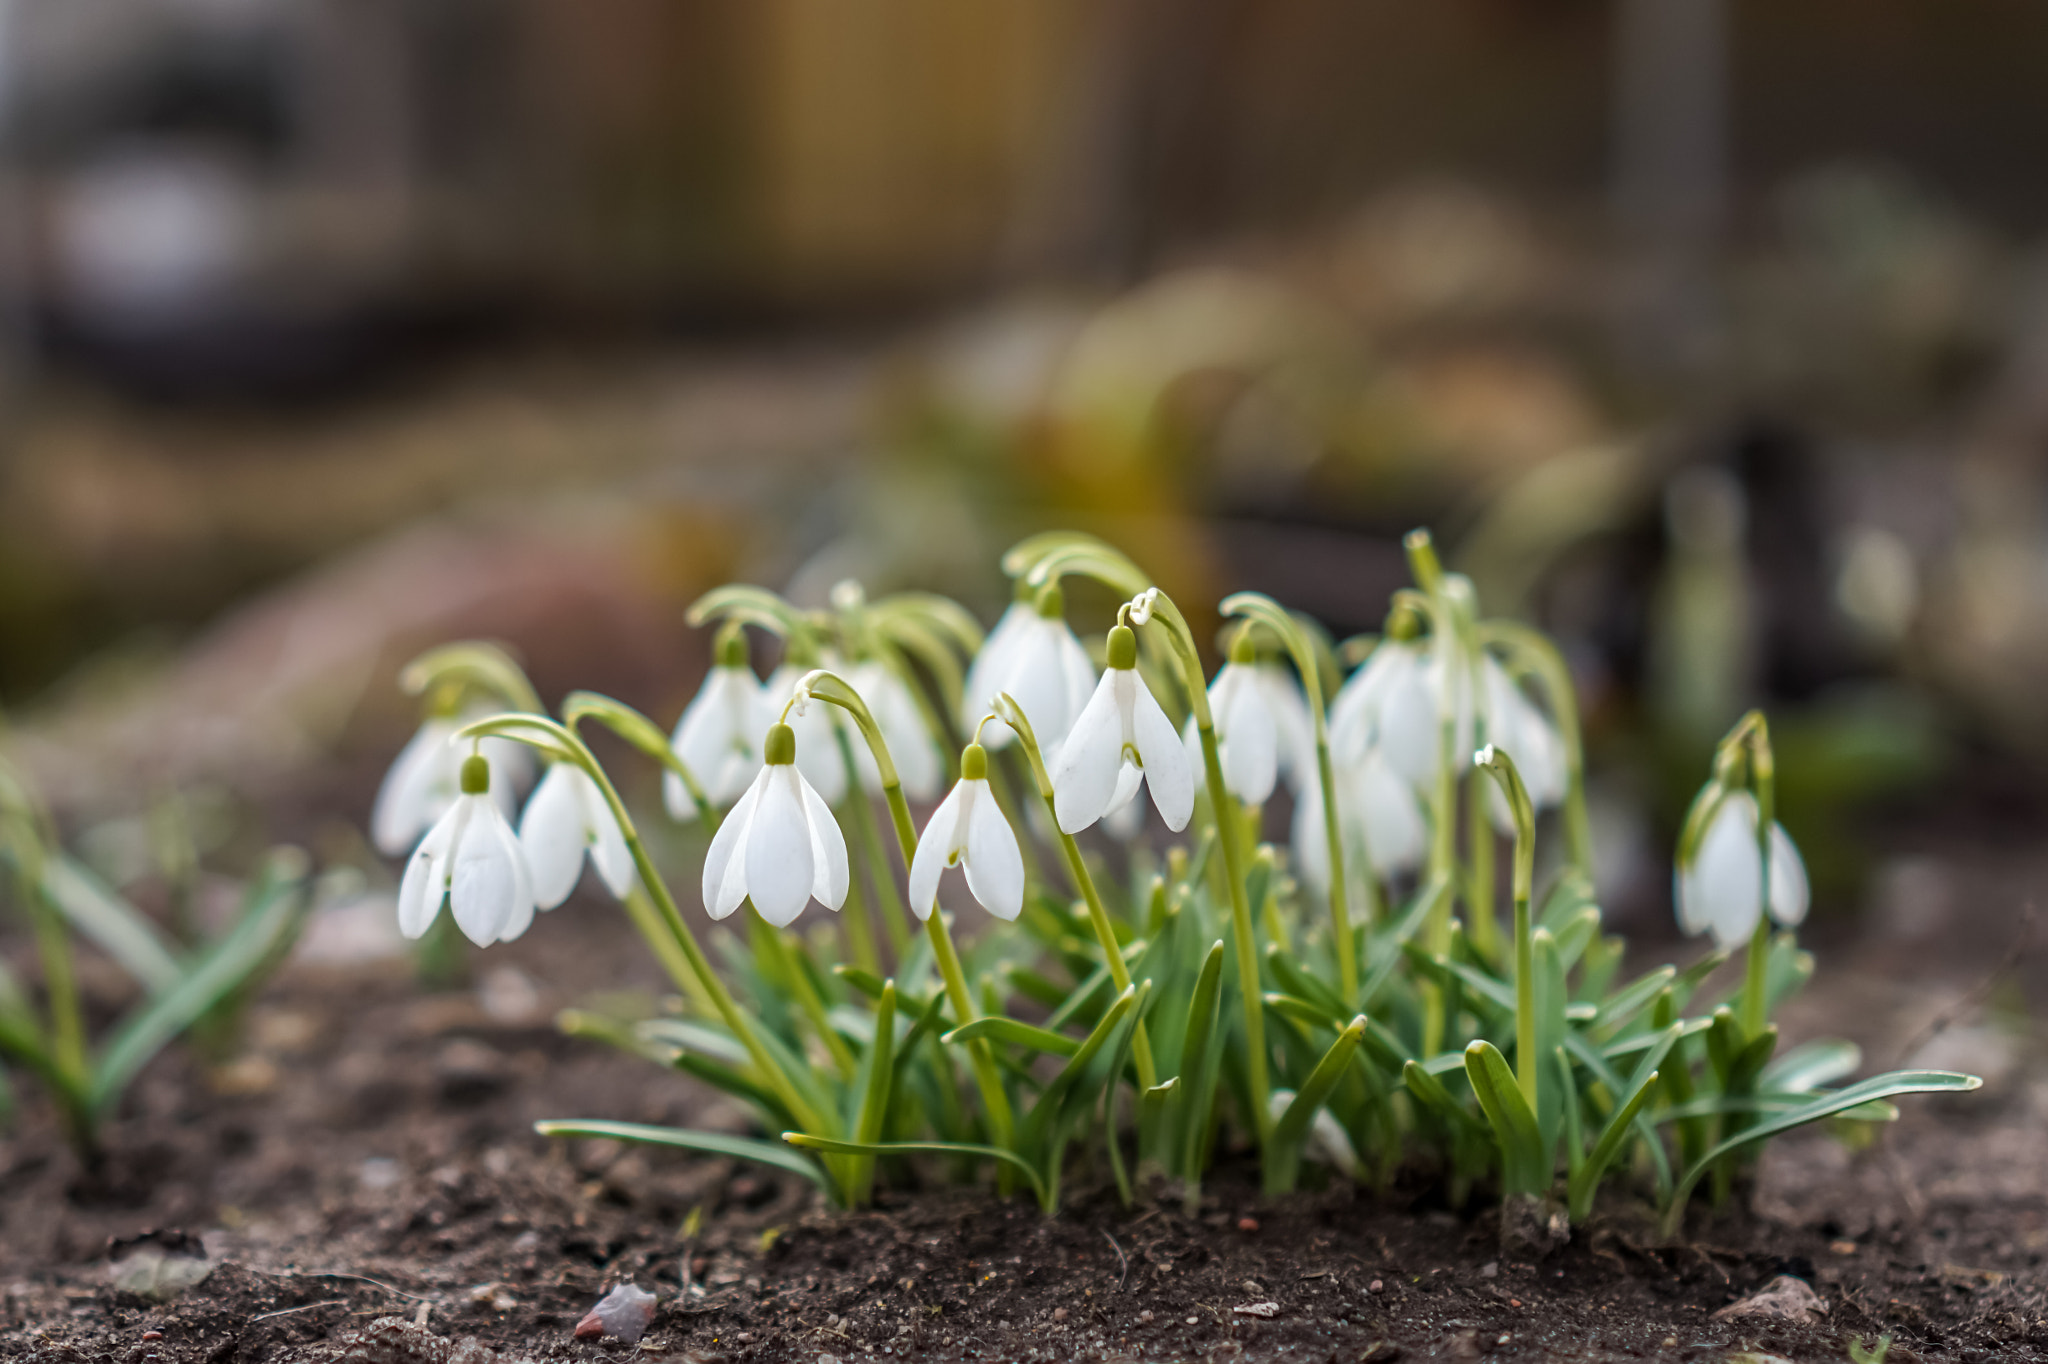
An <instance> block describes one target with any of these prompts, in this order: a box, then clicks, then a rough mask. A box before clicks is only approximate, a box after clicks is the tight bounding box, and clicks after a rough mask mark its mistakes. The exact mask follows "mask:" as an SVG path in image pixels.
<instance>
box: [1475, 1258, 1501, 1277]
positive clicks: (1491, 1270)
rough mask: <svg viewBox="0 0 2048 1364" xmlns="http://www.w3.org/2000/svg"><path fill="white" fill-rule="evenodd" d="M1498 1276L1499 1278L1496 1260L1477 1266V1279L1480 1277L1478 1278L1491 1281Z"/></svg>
mask: <svg viewBox="0 0 2048 1364" xmlns="http://www.w3.org/2000/svg"><path fill="white" fill-rule="evenodd" d="M1499 1276H1500V1261H1498V1260H1488V1261H1487V1262H1486V1263H1485V1264H1483V1265H1481V1266H1479V1277H1480V1278H1482V1279H1493V1278H1498V1277H1499Z"/></svg>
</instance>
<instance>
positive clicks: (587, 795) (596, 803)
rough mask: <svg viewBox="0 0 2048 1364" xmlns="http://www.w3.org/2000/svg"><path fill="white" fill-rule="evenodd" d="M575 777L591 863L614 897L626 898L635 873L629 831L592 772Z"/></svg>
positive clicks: (631, 886) (581, 772) (579, 773)
mask: <svg viewBox="0 0 2048 1364" xmlns="http://www.w3.org/2000/svg"><path fill="white" fill-rule="evenodd" d="M576 776H577V778H578V780H577V783H576V786H577V789H578V791H579V792H580V793H581V796H582V803H583V811H584V813H583V827H584V830H585V833H586V836H587V837H588V838H589V841H590V864H591V865H592V866H593V867H596V868H597V874H598V877H599V879H601V880H602V881H603V882H604V884H605V889H606V890H609V891H610V892H611V893H612V897H613V898H614V899H618V900H623V899H625V898H626V892H627V891H629V890H631V889H632V888H633V876H634V868H633V850H632V849H631V848H629V847H627V846H626V831H625V830H624V829H621V828H620V827H619V821H618V819H617V817H616V816H614V815H613V814H612V807H611V806H610V805H609V804H607V803H606V801H605V798H604V792H602V791H600V790H598V789H597V783H596V782H594V781H592V780H591V778H590V774H589V773H588V772H584V771H582V770H581V769H579V770H578V771H577V773H576ZM535 898H536V899H538V898H539V897H538V896H536V897H535Z"/></svg>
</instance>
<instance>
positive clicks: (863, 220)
mask: <svg viewBox="0 0 2048 1364" xmlns="http://www.w3.org/2000/svg"><path fill="white" fill-rule="evenodd" d="M2044 77H2048V9H2044V8H2042V7H2041V6H2039V5H2038V4H2032V3H2026V2H2025V0H1946V2H1945V3H1942V4H1913V3H1904V2H1903V0H1902V2H1901V3H1886V4H1878V5H1872V4H1870V3H1868V2H1867V0H1865V2H1864V3H1850V0H1770V3H1761V2H1760V0H1437V2H1436V3H1432V4H1428V5H1415V4H1408V3H1400V2H1399V0H1346V2H1344V3H1335V2H1332V3H1316V2H1312V0H1181V3H1175V4H1166V3H1160V2H1159V0H1114V2H1112V3H1104V2H1103V0H1096V2H1095V3H1080V2H1079V0H1033V2H1032V3H1029V4H1026V3H1003V4H982V5H959V4H956V3H950V2H949V0H872V2H871V3H865V4H859V5H847V4H843V3H832V2H831V0H704V3H698V4H691V5H674V4H668V3H662V2H661V0H611V3H607V4H605V5H601V6H592V5H588V4H578V3H574V0H518V2H517V3H502V2H500V3H485V2H484V0H434V3H429V4H419V3H400V0H296V2H294V3H285V2H284V0H65V3H63V4H53V3H40V4H37V3H28V2H27V0H0V712H4V713H5V715H6V716H7V717H8V722H9V726H10V729H9V732H8V734H7V735H6V743H7V744H8V746H9V749H10V751H11V752H12V753H14V755H15V756H16V757H17V758H18V759H19V760H20V761H22V762H23V763H25V764H26V765H28V766H29V767H30V768H31V769H32V770H33V771H34V773H35V775H36V777H37V779H38V780H39V781H40V782H41V784H42V785H43V787H44V789H45V790H46V792H47V793H48V795H49V796H50V798H51V800H52V801H53V803H54V804H55V805H56V807H57V808H58V810H59V812H60V814H61V815H62V816H63V818H64V819H65V820H66V822H67V823H68V824H71V825H73V826H75V827H87V828H93V829H97V830H100V831H101V832H102V834H103V835H104V836H103V837H101V838H100V839H99V841H98V843H97V844H96V845H95V846H98V847H99V848H101V850H102V862H103V866H104V867H105V868H108V869H109V874H110V875H117V876H118V874H119V866H120V864H121V860H122V857H123V856H124V855H125V854H123V853H122V851H121V850H122V848H123V847H128V846H130V845H132V844H133V842H134V840H135V839H136V838H144V837H145V836H146V830H147V824H148V821H147V819H145V818H143V816H144V815H146V813H147V812H148V810H149V809H150V808H152V805H153V803H155V802H160V801H162V800H164V799H166V798H167V793H170V792H178V793H180V795H179V799H180V800H181V801H183V802H184V803H185V805H186V806H188V807H189V812H190V813H191V823H192V824H193V827H195V828H201V829H204V830H206V831H209V832H207V833H206V835H205V836H206V838H208V839H210V840H211V842H212V844H215V845H218V846H220V847H221V848H224V849H227V850H228V851H229V855H230V857H232V850H233V848H235V847H237V846H240V847H246V848H250V849H253V848H255V847H258V846H260V845H261V844H262V843H263V842H265V841H267V840H270V839H275V838H292V839H296V840H300V841H304V842H308V843H310V844H311V845H312V846H314V847H315V849H316V850H317V851H318V853H319V855H320V856H321V857H322V859H323V860H324V861H326V862H327V863H329V864H330V865H332V864H343V865H348V864H355V865H360V866H361V867H362V869H363V870H364V873H365V875H366V876H367V877H368V878H370V884H372V885H375V884H387V885H388V883H389V879H390V871H389V869H388V868H387V867H384V866H382V865H381V864H379V863H377V861H376V859H375V858H374V857H373V856H372V855H371V854H370V853H369V852H368V850H367V848H366V847H365V846H364V844H363V840H362V838H361V835H360V834H359V833H358V832H357V831H358V830H359V829H360V828H361V826H362V823H363V820H364V818H365V816H366V813H367V809H368V804H369V799H370V795H371V793H372V791H373V790H374V788H375V783H376V781H377V779H378V777H379V775H380V774H381V772H382V770H383V768H384V766H385V765H386V763H387V762H388V761H389V759H390V757H391V755H392V754H393V753H394V752H395V751H396V749H397V747H398V745H399V744H400V743H402V742H403V739H404V736H405V735H406V734H407V733H408V732H409V731H410V728H411V725H412V723H413V719H414V716H413V711H412V703H411V702H410V701H409V700H407V699H406V698H403V697H401V696H400V695H399V694H398V692H397V689H396V686H395V681H394V679H395V673H396V671H397V669H398V667H399V666H400V665H401V664H402V663H403V662H404V661H405V660H406V659H407V658H408V657H410V656H411V655H412V654H413V653H414V652H416V651H417V650H418V649H420V648H423V647H425V646H427V645H430V644H433V643H438V642H441V641H443V640H446V639H451V638H457V637H464V636H486V637H491V638H496V639H500V640H503V641H506V642H507V643H509V644H510V645H511V646H512V647H513V648H514V649H515V650H517V651H518V652H519V653H520V654H521V656H522V657H524V658H525V659H526V660H527V662H528V663H529V665H530V668H531V671H532V673H533V675H534V677H535V679H536V681H537V683H538V684H539V685H540V687H541V690H542V692H543V695H544V696H546V697H548V698H549V699H550V700H552V699H554V698H557V697H559V695H560V694H561V693H562V692H564V691H566V690H567V689H569V688H571V687H574V686H589V687H594V688H597V689H599V690H605V691H609V692H612V693H613V694H616V695H618V696H619V697H621V698H622V699H624V700H627V701H629V702H631V703H633V704H635V705H637V706H640V707H642V708H643V709H645V710H647V711H648V712H649V713H650V714H652V715H653V716H654V717H655V718H656V719H657V720H659V721H661V722H662V723H664V724H667V723H671V722H672V721H673V720H674V718H675V716H676V714H677V713H678V711H679V710H680V708H681V706H682V704H683V702H684V700H685V699H687V697H688V696H689V695H690V694H691V692H692V690H693V689H694V686H695V682H696V679H697V677H698V675H699V673H700V672H701V669H702V667H703V664H704V661H705V658H704V656H705V652H706V641H705V640H704V639H702V638H697V637H693V635H692V632H689V631H687V630H686V629H685V628H684V627H683V624H682V620H681V611H682V608H683V606H684V605H686V604H687V603H688V602H689V601H690V600H691V599H693V598H694V597H695V596H696V595H697V594H698V593H699V592H701V591H703V590H704V589H706V588H708V587H710V586H713V585H715V584H717V583H719V582H722V581H726V580H728V579H739V580H746V581H755V582H760V583H764V584H768V585H772V586H776V587H779V588H784V589H786V590H787V591H788V592H789V594H790V595H791V596H792V597H794V598H796V599H798V600H799V601H804V602H811V603H820V604H821V603H822V602H823V600H824V597H825V594H826V593H827V591H828V590H829V588H830V586H831V584H832V583H834V582H835V581H837V580H839V579H841V578H843V577H847V576H856V577H859V578H861V579H862V580H864V581H865V582H866V583H867V584H868V586H869V588H870V590H872V591H877V592H879V591H885V590H890V589H894V588H898V587H911V586H918V587H934V588H938V589H941V590H945V591H948V592H950V593H952V594H953V595H956V596H958V597H960V598H962V599H963V600H965V601H967V602H968V603H969V604H970V605H972V606H974V607H975V608H976V609H977V610H978V611H980V612H981V613H982V615H983V617H984V619H992V618H993V616H994V614H995V612H996V611H997V610H998V609H999V608H1000V606H1001V605H1002V603H1003V602H1004V601H1005V600H1006V598H1007V587H1006V585H1005V584H1004V582H1003V580H1002V579H1001V577H1000V574H999V573H998V571H997V568H996V556H997V555H998V553H999V552H1000V551H1001V550H1002V549H1003V548H1004V547H1005V546H1007V545H1008V544H1009V543H1011V541H1012V540H1014V539H1015V538H1017V537H1019V536H1021V535H1023V534H1025V533H1028V532H1031V531H1034V530H1039V529H1043V528H1047V527H1051V526H1075V527H1079V528H1084V529H1088V530H1092V531H1096V532H1099V533H1102V534H1104V535H1107V536H1109V537H1111V538H1113V539H1115V540H1116V541H1118V542H1119V543H1120V544H1122V545H1123V546H1124V547H1125V548H1127V549H1128V550H1129V551H1130V552H1131V553H1132V554H1133V555H1134V556H1136V557H1137V558H1138V559H1139V560H1140V561H1141V562H1142V563H1144V564H1146V565H1147V566H1148V567H1149V568H1150V569H1151V570H1152V571H1153V572H1154V573H1155V574H1156V575H1157V576H1158V577H1159V579H1160V580H1161V581H1162V582H1163V583H1165V584H1166V585H1167V586H1168V587H1169V588H1170V589H1171V590H1173V591H1174V592H1175V593H1176V595H1178V596H1180V597H1181V598H1182V599H1183V600H1190V601H1195V602H1213V601H1215V600H1216V599H1217V598H1218V597H1220V596H1221V595H1222V594H1223V593H1224V592H1226V591H1229V590H1232V589H1235V588H1239V587H1254V588H1260V589H1263V590H1266V591H1268V592H1271V593H1273V594H1275V595H1277V596H1279V597H1281V598H1282V599H1283V600H1285V601H1287V602H1288V603H1290V604H1292V605H1295V606H1298V607H1300V608H1303V609H1305V610H1307V611H1310V612H1312V613H1314V614H1315V615H1317V616H1318V617H1319V618H1321V619H1322V620H1323V621H1324V622H1325V623H1326V624H1327V625H1328V626H1329V627H1330V629H1331V631H1332V632H1333V633H1334V634H1335V635H1337V636H1339V637H1342V636H1344V635H1348V634H1350V633H1353V632H1357V631H1364V630H1374V629H1377V628H1378V626H1379V623H1380V619H1381V616H1382V613H1383V612H1384V610H1385V605H1386V599H1387V593H1388V592H1389V591H1390V590H1391V589H1393V588H1394V587H1396V586H1399V585H1400V584H1401V583H1402V582H1403V580H1404V577H1405V575H1404V570H1403V567H1402V562H1401V555H1400V550H1399V536H1400V535H1401V533H1402V532H1404V531H1406V530H1407V529H1409V528H1411V527H1413V526H1417V525H1429V526H1432V527H1433V528H1435V530H1436V531H1437V533H1438V537H1439V540H1440V542H1441V543H1442V544H1443V545H1444V546H1445V547H1446V550H1447V553H1448V555H1449V557H1450V558H1451V560H1452V561H1453V563H1454V564H1455V565H1456V566H1458V567H1461V568H1463V569H1464V570H1466V571H1467V572H1469V573H1471V574H1472V575H1473V576H1474V578H1475V579H1476V580H1477V583H1478V586H1479V590H1480V594H1481V600H1482V603H1483V604H1484V606H1485V608H1486V609H1487V612H1488V613H1489V614H1503V615H1521V616H1526V617H1528V618H1531V619H1534V620H1537V621H1539V622H1541V623H1542V624H1544V625H1545V626H1547V627H1548V628H1550V629H1551V630H1553V631H1554V632H1556V633H1557V635H1558V636H1559V638H1560V639H1561V640H1562V641H1563V643H1564V644H1565V646H1566V648H1567V650H1568V652H1569V655H1570V658H1571V661H1572V663H1573V666H1574V668H1575V670H1576V672H1577V675H1578V680H1579V683H1580V687H1581V692H1582V696H1583V700H1584V704H1585V707H1586V710H1587V712H1588V724H1589V736H1590V737H1589V742H1590V744H1591V746H1592V750H1593V757H1592V762H1593V766H1594V769H1595V770H1596V772H1597V773H1598V774H1599V781H1600V784H1599V788H1598V790H1597V792H1596V796H1597V800H1596V816H1597V818H1598V821H1599V829H1598V834H1599V837H1600V842H1601V850H1602V857H1603V867H1602V879H1603V883H1604V885H1603V890H1604V893H1605V896H1606V899H1607V901H1608V904H1609V906H1610V909H1611V910H1612V911H1613V913H1614V914H1615V915H1616V917H1617V918H1618V919H1619V920H1620V921H1621V922H1622V923H1623V924H1624V925H1626V926H1629V927H1632V928H1634V927H1640V928H1643V929H1645V930H1647V931H1652V932H1655V931H1658V928H1659V926H1663V925H1666V924H1667V922H1668V912H1669V911H1668V900H1667V886H1668V881H1667V877H1668V849H1669V846H1670V839H1671V836H1672V833H1673V830H1674V829H1675V826H1676V822H1677V818H1678V816H1679V815H1680V813H1681V812H1682V810H1683V807H1684V802H1685V801H1686V799H1687V798H1688V797H1689V795H1690V793H1691V791H1692V790H1693V789H1694V788H1695V787H1696V786H1697V784H1698V783H1699V781H1700V780H1701V779H1702V778H1703V776H1704V774H1705V770H1706V755H1707V753H1708V751H1709V748H1710V745H1711V743H1712V741H1713V740H1714V738H1715V737H1717V736H1718V735H1719V734H1720V733H1721V732H1722V731H1723V730H1725V729H1726V728H1727V727H1728V726H1729V724H1730V723H1732V722H1733V720H1734V719H1735V718H1736V716H1737V715H1738V714H1739V713H1740V712H1741V711H1742V709H1743V708H1745V707H1746V706H1748V705H1751V704H1764V705H1767V706H1768V707H1769V708H1770V710H1771V714H1772V717H1773V720H1774V723H1775V725H1776V732H1777V734H1778V743H1779V753H1780V770H1781V772H1782V773H1783V777H1782V786H1781V792H1782V795H1781V802H1782V809H1783V811H1784V817H1785V819H1786V822H1787V823H1788V825H1790V826H1791V828H1792V831H1793V833H1794V834H1795V836H1796V837H1798V838H1799V839H1800V841H1801V843H1802V845H1803V846H1804V847H1805V849H1806V851H1807V855H1808V858H1809V862H1810V864H1811V865H1812V869H1813V873H1814V878H1815V881H1816V887H1817V900H1818V908H1817V928H1816V931H1817V932H1819V933H1821V934H1823V935H1826V934H1828V933H1831V932H1840V933H1847V932H1849V931H1850V930H1851V927H1852V926H1855V925H1860V926H1861V928H1862V930H1863V933H1864V937H1865V940H1866V941H1868V942H1870V943H1873V944H1876V945H1877V946H1876V947H1874V948H1873V950H1878V951H1882V952H1888V953H1891V954H1893V955H1894V956H1895V957H1896V959H1897V960H1898V961H1900V962H1902V963H1905V962H1912V961H1914V960H1915V959H1916V958H1917V957H1918V956H1920V955H1921V954H1924V953H1926V952H1927V951H1928V950H1929V949H1930V945H1931V944H1934V945H1938V944H1940V943H1942V942H1945V941H1949V940H1952V939H1953V938H1955V937H1956V936H1957V935H1958V934H1959V933H1960V934H1966V935H1967V936H1969V938H1970V939H1971V941H1972V943H1974V944H1975V945H1976V946H1978V947H1980V948H1985V949H1987V950H1990V951H1993V952H1995V951H1996V950H1997V949H1999V948H2000V947H2002V946H2003V944H2004V943H2005V942H2006V941H2007V940H2008V939H2009V938H2010V936H2011V925H2012V924H2013V923H2015V922H2016V921H2017V917H2018V907H2019V904H2020V902H2021V900H2022V899H2023V898H2024V897H2025V896H2026V895H2027V894H2028V893H2029V891H2030V887H2031V885H2032V884H2033V883H2034V882H2035V881H2036V880H2037V879H2038V874H2039V872H2040V871H2041V870H2042V869H2043V864H2044V859H2043V857H2042V855H2041V850H2040V848H2039V847H2038V832H2037V831H2038V830H2039V829H2040V828H2041V827H2042V818H2043V816H2044V814H2048V801H2044V800H2043V799H2042V797H2041V795H2040V794H2038V793H2039V791H2040V789H2041V783H2042V780H2043V778H2044V777H2048V707H2043V706H2042V705H2041V704H2040V698H2041V696H2042V695H2043V694H2044V691H2048V482H2044V480H2048V470H2044V468H2043V459H2044V455H2048V252H2044V249H2043V248H2044V246H2048V179H2044V177H2043V176H2042V175H2041V173H2040V168H2041V167H2042V166H2043V165H2044V164H2048V79H2044ZM1102 605H1103V604H1102V603H1091V602H1087V601H1082V602H1079V603H1077V607H1078V610H1077V624H1078V625H1082V626H1084V627H1085V626H1087V625H1089V624H1091V623H1093V624H1099V623H1101V622H1100V621H1099V620H1096V618H1095V617H1092V616H1090V615H1089V614H1088V613H1089V612H1090V611H1093V610H1098V608H1100V607H1102ZM124 830H125V831H127V832H126V834H125V835H124V833H123V831H124ZM138 831H141V832H138ZM131 835H132V836H131ZM124 837H128V843H125V844H124V842H123V838H124ZM131 852H132V848H131ZM131 860H132V858H131ZM134 874H139V873H131V874H130V875H131V877H132V875H134Z"/></svg>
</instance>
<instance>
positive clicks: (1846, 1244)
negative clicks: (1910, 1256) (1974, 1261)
mask: <svg viewBox="0 0 2048 1364" xmlns="http://www.w3.org/2000/svg"><path fill="white" fill-rule="evenodd" d="M1758 860H1759V861H1761V860H1762V859H1761V858H1759V859H1758ZM1828 1249H1829V1250H1832V1251H1833V1252H1835V1254H1837V1255H1854V1254H1855V1253H1856V1243H1855V1242H1854V1241H1830V1242H1828Z"/></svg>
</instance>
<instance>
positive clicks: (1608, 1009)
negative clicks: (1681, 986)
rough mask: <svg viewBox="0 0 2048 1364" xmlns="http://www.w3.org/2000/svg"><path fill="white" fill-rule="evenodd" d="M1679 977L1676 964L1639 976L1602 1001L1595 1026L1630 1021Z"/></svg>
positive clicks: (1613, 1025) (1595, 1019)
mask: <svg viewBox="0 0 2048 1364" xmlns="http://www.w3.org/2000/svg"><path fill="white" fill-rule="evenodd" d="M1677 978H1678V968H1677V967H1675V966H1660V967H1658V968H1657V969H1656V970H1654V971H1649V972H1645V973H1644V974H1642V975H1640V976H1637V977H1636V978H1635V979H1634V980H1632V981H1630V982H1629V983H1628V984H1626V985H1624V986H1622V987H1621V988H1620V989H1619V990H1616V991H1615V992H1614V993H1613V994H1611V995H1609V996H1608V997H1607V998H1606V999H1605V1000H1603V1001H1602V1002H1601V1004H1600V1011H1599V1012H1598V1013H1597V1014H1595V1015H1594V1016H1593V1026H1594V1027H1596V1028H1607V1027H1616V1026H1619V1025H1620V1024H1623V1023H1626V1022H1628V1020H1629V1019H1631V1018H1633V1017H1635V1016H1636V1015H1637V1014H1639V1013H1641V1012H1642V1011H1643V1010H1644V1009H1647V1008H1648V1007H1649V1006H1650V1005H1651V1004H1652V1003H1654V1002H1655V1000H1656V998H1657V996H1658V995H1659V994H1660V993H1662V992H1663V990H1664V989H1665V987H1666V986H1668V985H1670V984H1671V982H1672V981H1674V980H1676V979H1677Z"/></svg>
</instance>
